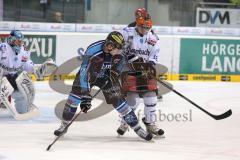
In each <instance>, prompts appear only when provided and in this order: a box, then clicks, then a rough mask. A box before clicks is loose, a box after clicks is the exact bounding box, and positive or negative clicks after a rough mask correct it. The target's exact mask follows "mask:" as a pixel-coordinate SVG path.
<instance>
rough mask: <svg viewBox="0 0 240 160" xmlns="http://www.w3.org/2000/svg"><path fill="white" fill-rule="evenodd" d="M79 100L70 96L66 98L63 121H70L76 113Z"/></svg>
mask: <svg viewBox="0 0 240 160" xmlns="http://www.w3.org/2000/svg"><path fill="white" fill-rule="evenodd" d="M80 102H81V101H80V98H79V97H77V96H75V95H73V94H70V95H69V96H68V100H67V103H66V104H65V106H64V110H63V115H62V118H63V120H65V121H70V120H71V119H72V118H73V116H74V115H75V113H76V111H77V107H78V105H79V104H80Z"/></svg>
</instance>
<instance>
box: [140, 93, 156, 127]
mask: <svg viewBox="0 0 240 160" xmlns="http://www.w3.org/2000/svg"><path fill="white" fill-rule="evenodd" d="M151 93H152V92H150V94H147V95H146V96H144V98H143V101H144V104H145V107H144V115H145V122H146V123H155V122H156V121H157V114H156V105H157V96H156V94H155V96H154V95H152V94H151ZM149 95H150V96H149Z"/></svg>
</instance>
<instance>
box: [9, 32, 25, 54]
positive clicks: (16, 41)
mask: <svg viewBox="0 0 240 160" xmlns="http://www.w3.org/2000/svg"><path fill="white" fill-rule="evenodd" d="M23 38H24V36H23V34H22V33H21V32H20V31H19V30H12V31H11V32H10V36H9V37H8V38H7V43H8V44H9V45H10V46H11V47H12V48H13V50H14V51H15V52H16V54H18V53H19V52H20V50H21V47H22V44H23Z"/></svg>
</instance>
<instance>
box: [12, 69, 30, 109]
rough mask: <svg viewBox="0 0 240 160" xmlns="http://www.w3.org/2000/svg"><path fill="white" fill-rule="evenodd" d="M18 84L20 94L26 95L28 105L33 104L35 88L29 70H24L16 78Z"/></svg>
mask: <svg viewBox="0 0 240 160" xmlns="http://www.w3.org/2000/svg"><path fill="white" fill-rule="evenodd" d="M16 84H17V87H18V90H19V92H20V94H22V96H23V97H24V99H25V100H26V102H27V105H28V106H31V105H32V104H33V100H34V97H35V88H34V85H33V83H32V80H31V78H30V77H29V76H28V74H27V72H25V71H23V72H22V73H21V74H20V75H19V76H18V77H17V79H16Z"/></svg>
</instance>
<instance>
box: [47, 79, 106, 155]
mask: <svg viewBox="0 0 240 160" xmlns="http://www.w3.org/2000/svg"><path fill="white" fill-rule="evenodd" d="M107 84H108V81H106V83H105V84H104V85H103V86H102V87H101V88H100V89H99V90H98V91H97V92H96V93H95V94H94V95H93V97H92V98H95V97H96V96H97V95H98V93H99V92H100V91H101V90H102V89H103V88H104V87H105V86H106V85H107ZM81 113H82V111H80V112H79V113H78V114H76V115H75V116H74V117H73V119H72V120H71V121H70V122H69V123H68V124H67V125H66V127H65V128H64V130H63V132H62V134H60V135H59V136H57V137H56V138H55V139H54V141H53V142H52V143H51V144H50V145H48V147H47V149H46V150H47V151H49V150H50V148H51V147H52V145H53V144H54V143H55V142H57V140H58V139H59V138H60V137H62V135H64V133H65V131H66V130H67V129H68V128H69V127H70V125H71V124H72V123H73V122H74V121H75V120H76V119H77V117H78V116H79V115H80V114H81Z"/></svg>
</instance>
